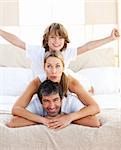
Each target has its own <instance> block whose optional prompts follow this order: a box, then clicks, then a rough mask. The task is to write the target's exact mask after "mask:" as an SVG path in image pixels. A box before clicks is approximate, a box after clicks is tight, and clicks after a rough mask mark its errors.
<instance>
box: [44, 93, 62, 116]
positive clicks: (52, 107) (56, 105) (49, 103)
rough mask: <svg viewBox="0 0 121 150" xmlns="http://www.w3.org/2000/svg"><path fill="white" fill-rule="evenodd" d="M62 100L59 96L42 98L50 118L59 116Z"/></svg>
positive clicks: (53, 95)
mask: <svg viewBox="0 0 121 150" xmlns="http://www.w3.org/2000/svg"><path fill="white" fill-rule="evenodd" d="M61 103H62V100H61V99H60V96H59V94H58V93H57V94H52V95H49V96H42V106H43V108H44V110H45V111H46V112H47V114H48V116H51V117H55V116H57V115H58V114H59V112H60V109H61Z"/></svg>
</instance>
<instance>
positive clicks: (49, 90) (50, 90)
mask: <svg viewBox="0 0 121 150" xmlns="http://www.w3.org/2000/svg"><path fill="white" fill-rule="evenodd" d="M57 93H58V94H59V96H60V99H62V98H63V91H62V87H61V86H60V84H59V83H57V82H53V81H51V80H45V81H44V82H42V83H41V84H40V86H39V88H38V91H37V95H38V97H39V100H40V102H41V103H42V96H50V95H53V94H57Z"/></svg>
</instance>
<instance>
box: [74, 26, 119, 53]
mask: <svg viewBox="0 0 121 150" xmlns="http://www.w3.org/2000/svg"><path fill="white" fill-rule="evenodd" d="M119 37H120V35H119V31H118V30H117V29H115V28H114V29H113V30H112V32H111V35H110V36H108V37H106V38H103V39H99V40H95V41H90V42H87V43H86V44H84V45H82V46H81V47H78V48H77V55H79V54H82V53H84V52H86V51H89V50H92V49H95V48H98V47H100V46H102V45H104V44H107V43H109V42H111V41H114V40H116V39H118V38H119Z"/></svg>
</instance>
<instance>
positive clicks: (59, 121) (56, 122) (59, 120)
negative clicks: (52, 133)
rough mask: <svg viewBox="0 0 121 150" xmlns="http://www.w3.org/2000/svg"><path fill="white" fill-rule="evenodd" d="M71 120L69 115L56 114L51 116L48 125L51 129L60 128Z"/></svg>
mask: <svg viewBox="0 0 121 150" xmlns="http://www.w3.org/2000/svg"><path fill="white" fill-rule="evenodd" d="M71 122H72V120H71V119H70V116H69V115H58V116H56V117H54V118H51V120H50V122H49V125H48V127H49V128H51V129H62V128H65V127H66V126H68V125H69V124H70V123H71Z"/></svg>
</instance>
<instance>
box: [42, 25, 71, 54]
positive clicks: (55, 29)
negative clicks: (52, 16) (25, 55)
mask: <svg viewBox="0 0 121 150" xmlns="http://www.w3.org/2000/svg"><path fill="white" fill-rule="evenodd" d="M51 33H54V34H55V35H56V36H57V35H59V36H60V37H62V38H64V39H65V42H64V46H63V48H62V49H61V50H60V51H64V50H65V49H66V48H67V43H70V40H69V38H68V33H67V31H66V29H65V28H64V26H63V25H62V24H60V23H52V24H51V25H49V26H48V27H47V28H46V29H45V32H44V35H43V41H42V45H43V47H44V48H45V51H49V46H48V37H49V35H50V34H51Z"/></svg>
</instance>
